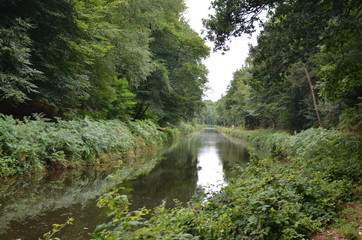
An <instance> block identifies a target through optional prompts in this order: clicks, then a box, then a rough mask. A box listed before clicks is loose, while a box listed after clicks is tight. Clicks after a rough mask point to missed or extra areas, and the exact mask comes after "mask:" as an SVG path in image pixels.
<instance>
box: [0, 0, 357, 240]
mask: <svg viewBox="0 0 362 240" xmlns="http://www.w3.org/2000/svg"><path fill="white" fill-rule="evenodd" d="M200 1H201V0H200ZM211 8H212V9H213V10H214V12H213V14H212V15H210V16H209V18H208V19H205V20H204V25H205V27H206V30H207V31H206V33H207V35H206V36H207V39H209V40H211V41H212V42H214V44H215V47H214V50H215V51H228V50H229V47H228V44H229V42H230V41H231V40H232V37H238V36H241V35H242V34H251V33H253V32H254V31H255V26H256V24H260V25H262V26H263V31H262V32H261V34H260V35H259V37H258V44H257V45H256V46H251V47H250V53H249V57H248V59H247V61H246V63H245V64H244V65H243V66H242V63H240V66H242V67H241V68H240V70H238V71H236V72H235V73H234V78H233V80H232V81H231V83H230V85H229V88H228V91H227V93H226V94H225V96H223V97H222V98H221V99H220V100H219V101H218V102H216V103H215V102H212V101H203V100H202V98H203V92H204V90H205V88H206V83H207V69H206V68H205V66H204V65H203V63H202V60H203V59H205V58H206V57H207V56H208V54H209V51H210V49H209V48H208V47H207V46H206V44H205V41H206V40H205V39H202V38H201V37H200V36H199V35H198V34H197V33H196V32H194V31H193V30H192V29H191V28H190V26H189V25H188V23H187V22H186V21H185V20H184V17H183V12H184V10H185V9H186V6H185V1H184V0H124V1H123V0H47V1H44V0H1V1H0V177H9V178H10V177H11V176H13V175H19V174H31V173H33V172H35V171H45V170H48V169H65V168H75V167H79V166H89V165H100V164H102V163H109V162H115V161H117V160H120V159H122V160H123V162H120V163H119V164H122V166H123V169H122V171H123V172H124V173H125V174H121V175H122V176H121V179H114V180H115V183H114V185H113V186H112V187H111V189H107V191H106V192H105V193H104V194H103V195H102V196H101V197H100V198H99V200H98V206H106V207H108V209H109V210H110V211H108V217H112V220H110V222H108V223H105V224H101V225H99V226H98V227H97V228H96V229H95V230H94V232H93V239H97V240H114V239H195V240H199V239H255V240H259V239H310V238H312V237H313V235H314V234H315V233H316V232H318V231H320V230H321V229H323V228H324V227H326V226H327V225H328V224H331V223H339V224H340V225H339V226H342V227H345V228H348V229H347V230H348V231H346V233H345V234H344V236H345V237H346V239H359V238H360V236H361V235H360V219H361V217H360V215H357V217H355V218H354V219H353V221H352V220H351V219H352V218H353V216H355V215H354V214H350V213H351V212H346V215H349V216H348V217H349V220H348V221H349V222H347V223H344V222H342V220H341V217H340V214H339V213H340V212H341V209H342V208H343V204H345V203H346V202H349V203H348V204H349V205H348V208H349V210H353V206H357V207H355V209H357V212H358V213H359V214H360V210H361V206H362V205H361V196H360V195H358V190H359V192H360V190H361V187H360V186H361V179H362V164H361V156H362V147H361V146H362V145H361V143H362V139H361V137H362V135H360V134H359V133H361V132H362V102H361V101H362V94H361V93H362V48H361V46H362V1H360V0H329V1H326V0H313V1H311V0H292V1H280V0H264V1H255V0H245V1H241V0H240V1H236V0H213V1H212V6H211ZM266 12H267V13H268V14H267V17H266V18H264V17H262V16H263V15H264V13H266ZM221 67H222V66H221ZM10 115H12V116H10ZM195 119H197V120H198V121H199V122H201V123H205V124H213V125H215V124H217V125H223V126H240V128H236V129H232V128H219V130H220V131H222V132H223V133H224V134H229V135H231V136H234V137H239V138H241V139H243V140H245V141H247V142H249V143H250V144H251V145H253V146H255V148H262V149H264V150H266V151H268V152H269V153H270V154H271V155H272V156H273V157H272V158H270V159H254V158H253V157H251V161H250V162H249V163H248V164H247V165H246V166H243V167H240V168H237V169H235V176H237V177H235V178H232V179H227V181H228V185H227V186H225V187H223V188H222V189H221V190H220V192H217V193H215V192H214V193H212V194H211V195H208V196H206V195H207V194H206V193H205V194H206V195H205V196H196V197H195V199H192V200H191V202H190V203H189V204H188V207H183V205H182V204H179V203H178V202H177V201H176V207H175V208H173V209H167V208H165V204H163V205H161V206H160V207H158V208H156V209H154V210H148V209H146V208H142V209H138V210H136V211H131V210H130V209H129V207H128V206H129V202H128V200H127V196H126V195H122V194H121V190H122V189H124V188H123V187H122V186H121V185H120V183H121V181H122V180H126V179H127V178H128V177H130V176H139V175H141V174H146V173H147V172H149V171H150V170H151V169H152V168H153V167H155V165H156V164H157V163H158V161H156V160H155V161H152V160H151V161H150V162H142V164H139V165H138V164H137V163H135V162H134V161H133V159H132V158H131V156H133V157H135V156H136V158H137V156H139V155H140V154H143V153H145V152H147V151H150V150H151V149H153V148H157V147H159V146H160V145H162V144H163V143H165V142H169V141H172V140H173V139H175V138H177V137H178V136H180V135H184V134H187V133H190V132H192V131H194V130H196V129H199V128H200V125H197V124H196V121H195ZM137 120H142V121H137ZM190 120H194V121H193V122H192V123H183V124H180V123H182V122H183V121H184V122H186V121H190ZM160 126H162V127H160ZM264 128H273V129H264ZM246 129H254V131H248V130H246ZM255 129H257V130H255ZM275 129H282V130H287V131H289V132H293V134H290V133H287V132H286V131H278V130H275ZM302 130H305V131H302ZM338 130H343V131H338ZM297 132H298V133H297ZM185 154H187V153H185ZM193 171H194V172H196V171H197V170H195V169H194V170H193ZM127 172H128V173H127ZM50 174H52V173H50ZM358 186H359V187H358ZM59 189H60V188H59ZM11 191H13V190H12V189H11ZM59 191H61V190H59ZM42 197H43V196H42ZM46 197H47V196H44V198H46ZM356 199H357V200H356ZM353 201H355V202H353ZM358 201H359V202H358ZM351 202H352V204H350V203H351ZM0 210H1V209H0ZM23 212H24V211H23ZM44 221H45V220H44ZM70 221H71V219H69V220H68V221H67V222H66V223H65V224H60V225H59V224H57V225H55V226H54V229H53V230H51V231H50V232H49V233H47V234H48V235H47V234H45V235H44V237H45V239H51V237H52V235H53V234H55V233H56V232H57V231H59V230H60V229H62V228H63V227H64V226H66V225H68V224H69V222H70ZM24 226H25V225H24ZM342 227H341V228H342ZM44 232H45V230H44ZM347 237H348V238H347ZM57 239H58V238H57Z"/></svg>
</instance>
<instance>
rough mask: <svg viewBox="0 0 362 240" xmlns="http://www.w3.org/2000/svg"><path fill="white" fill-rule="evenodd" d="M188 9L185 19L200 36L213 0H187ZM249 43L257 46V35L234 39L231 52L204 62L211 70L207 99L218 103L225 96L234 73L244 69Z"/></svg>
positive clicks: (217, 53)
mask: <svg viewBox="0 0 362 240" xmlns="http://www.w3.org/2000/svg"><path fill="white" fill-rule="evenodd" d="M185 2H186V4H187V6H188V9H187V10H186V13H185V19H186V20H188V22H189V24H190V26H191V27H192V28H193V29H194V30H195V31H196V32H198V33H199V34H201V31H202V29H203V25H202V19H203V18H208V15H209V13H211V10H209V7H210V6H211V0H185ZM249 43H251V44H253V45H255V44H256V34H254V35H253V37H252V38H249V37H248V36H242V37H240V38H236V39H233V41H232V43H231V44H230V51H228V52H226V53H225V54H224V55H222V54H221V52H216V53H215V52H211V54H210V57H209V58H208V59H206V60H205V61H204V64H205V65H206V67H207V69H208V70H209V75H208V78H209V84H208V86H209V87H210V88H211V89H210V90H209V91H207V92H206V97H205V99H210V100H212V101H217V100H218V99H220V98H221V96H222V95H225V91H226V88H227V86H228V85H229V83H230V81H231V79H232V76H233V73H234V72H235V71H236V70H237V69H240V68H241V67H242V65H243V64H244V61H245V58H246V57H247V56H248V52H249V46H248V45H249ZM207 45H208V46H209V47H211V48H212V47H213V44H212V43H211V42H207Z"/></svg>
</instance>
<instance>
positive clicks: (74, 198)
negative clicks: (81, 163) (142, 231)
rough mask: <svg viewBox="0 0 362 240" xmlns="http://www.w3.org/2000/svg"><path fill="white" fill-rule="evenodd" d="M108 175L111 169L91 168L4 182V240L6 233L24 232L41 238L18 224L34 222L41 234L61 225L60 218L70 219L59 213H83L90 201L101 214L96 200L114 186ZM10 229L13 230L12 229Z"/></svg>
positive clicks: (0, 212)
mask: <svg viewBox="0 0 362 240" xmlns="http://www.w3.org/2000/svg"><path fill="white" fill-rule="evenodd" d="M107 175H108V171H107V170H104V171H103V170H102V171H95V170H94V169H88V170H81V171H79V170H72V171H63V172H60V171H58V172H49V173H48V174H33V175H32V176H21V177H14V178H9V179H5V180H4V179H3V180H2V183H1V185H0V203H1V207H0V219H1V221H0V239H4V238H3V237H1V236H2V235H1V234H4V233H5V231H13V232H14V234H16V232H20V231H22V230H24V234H25V236H28V237H29V239H37V238H38V237H40V235H39V236H37V237H35V238H34V237H33V238H32V237H31V232H29V233H28V232H27V229H26V228H24V229H22V228H19V227H16V226H17V225H18V224H17V223H16V222H23V221H26V222H30V223H31V224H32V225H33V226H32V228H33V229H37V228H39V229H38V230H39V232H40V233H41V232H44V229H48V228H49V227H51V224H52V223H55V222H59V221H60V218H62V220H66V219H67V216H65V215H64V217H60V215H62V214H65V213H64V212H59V213H57V211H58V210H61V209H64V208H71V207H73V209H72V210H77V209H78V210H79V211H82V210H84V209H85V208H87V207H88V206H89V205H90V202H89V201H92V203H91V205H92V206H93V209H94V210H95V211H97V210H98V209H96V207H95V204H94V201H95V199H96V198H97V197H98V196H99V195H100V194H101V193H102V189H104V188H107V187H109V186H110V185H111V184H112V183H111V182H110V181H108V180H106V179H105V178H106V176H107ZM74 208H76V209H74ZM49 212H53V214H49ZM68 212H71V211H70V210H68ZM98 212H99V210H98ZM45 213H46V214H45ZM69 217H71V215H70V216H69ZM102 219H104V217H102ZM77 220H78V221H79V217H78V219H76V221H75V224H76V223H77ZM26 222H24V223H23V224H22V226H24V224H26ZM12 225H14V226H12ZM9 227H11V230H8V228H9ZM8 234H10V233H9V232H8ZM7 236H8V235H7ZM5 239H10V238H8V237H5ZM14 239H15V236H14ZM22 239H23V238H22Z"/></svg>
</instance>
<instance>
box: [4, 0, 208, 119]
mask: <svg viewBox="0 0 362 240" xmlns="http://www.w3.org/2000/svg"><path fill="white" fill-rule="evenodd" d="M185 8H186V6H185V3H184V2H183V1H182V0H176V1H167V0H132V1H118V0H114V1H109V0H91V1H82V0H60V1H59V0H51V1H47V2H46V3H45V2H44V1H42V0H31V1H28V0H5V1H1V3H0V22H1V25H0V74H1V75H0V109H1V110H0V113H3V114H6V115H9V114H11V115H13V116H14V117H16V118H22V117H23V116H29V115H31V114H32V113H43V114H45V116H46V117H50V118H54V117H61V118H63V119H76V118H82V117H84V116H89V117H91V118H93V119H120V120H123V121H126V120H135V119H153V120H154V121H156V122H160V123H161V124H166V123H171V124H174V123H179V122H180V121H188V120H191V119H193V118H194V117H195V115H196V113H197V112H198V111H199V110H200V109H201V108H202V95H203V89H204V88H205V83H206V82H207V70H206V68H205V66H204V65H203V64H202V59H204V58H206V57H207V56H208V54H209V48H208V47H207V46H206V45H205V41H204V40H202V39H201V38H200V37H199V36H198V34H197V33H196V32H194V31H193V30H192V29H191V28H190V27H189V26H188V24H187V23H186V21H185V20H184V19H183V17H182V12H183V11H184V10H185ZM181 86H182V87H181Z"/></svg>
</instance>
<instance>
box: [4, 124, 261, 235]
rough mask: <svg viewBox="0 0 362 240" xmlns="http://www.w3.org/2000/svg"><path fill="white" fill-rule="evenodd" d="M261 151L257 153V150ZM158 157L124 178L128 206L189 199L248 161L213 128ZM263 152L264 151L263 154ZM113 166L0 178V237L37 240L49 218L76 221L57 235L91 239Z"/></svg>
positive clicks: (244, 152) (219, 184)
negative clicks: (140, 173) (151, 164)
mask: <svg viewBox="0 0 362 240" xmlns="http://www.w3.org/2000/svg"><path fill="white" fill-rule="evenodd" d="M257 153H258V154H261V153H260V152H257ZM147 157H152V158H155V157H156V158H161V159H162V161H160V163H159V164H158V165H157V166H156V167H155V168H154V169H153V170H152V171H151V172H150V173H149V174H147V175H145V176H141V177H139V178H138V179H136V180H133V181H129V182H126V183H124V187H125V188H126V190H125V192H126V193H127V195H128V197H129V199H130V201H131V203H132V206H131V208H133V209H135V208H139V207H143V206H146V207H148V208H152V207H155V206H158V205H160V204H161V203H162V201H163V200H165V201H166V206H169V207H170V206H172V205H173V199H175V198H177V199H179V200H180V201H181V202H187V201H189V200H190V199H191V198H192V196H193V195H194V194H195V193H196V192H198V191H218V190H219V189H220V188H221V187H222V186H223V185H225V184H226V182H227V180H226V179H227V178H228V177H230V176H232V171H231V169H232V167H233V166H235V165H236V164H238V165H243V164H245V163H247V162H248V161H249V157H250V155H249V151H248V150H247V148H246V145H245V144H244V143H242V142H240V141H239V142H238V141H231V140H230V139H228V138H225V137H224V136H223V135H221V134H220V133H218V132H217V130H215V129H211V128H210V129H204V130H202V131H201V132H200V133H197V134H193V135H191V136H190V137H188V138H185V139H183V140H181V141H179V142H178V143H175V144H173V145H172V146H168V147H167V148H165V149H162V150H160V151H157V152H156V153H153V154H152V155H150V156H147ZM261 157H263V156H261ZM111 174H118V173H117V168H115V167H113V168H107V169H83V170H73V171H65V172H50V173H47V174H37V175H33V176H27V177H24V176H23V177H17V178H11V179H6V180H2V183H1V185H0V204H1V205H0V239H1V240H13V239H14V240H15V239H21V240H37V239H39V238H41V237H42V234H43V233H45V232H47V231H49V230H50V229H51V225H52V224H53V223H64V222H66V220H67V218H68V217H73V218H74V219H75V220H74V223H73V225H71V226H67V227H66V228H65V229H64V230H62V231H61V233H60V234H59V235H57V236H58V237H60V238H62V239H63V240H67V239H73V240H76V239H91V236H90V233H91V232H92V231H93V229H94V228H95V227H96V226H97V225H98V224H101V223H104V222H107V221H108V219H107V217H106V216H105V214H104V209H99V208H97V207H96V206H95V203H96V199H97V198H98V197H99V195H100V194H101V193H102V189H106V188H110V187H111V186H112V183H113V182H112V181H111V180H110V179H107V176H109V175H111Z"/></svg>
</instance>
